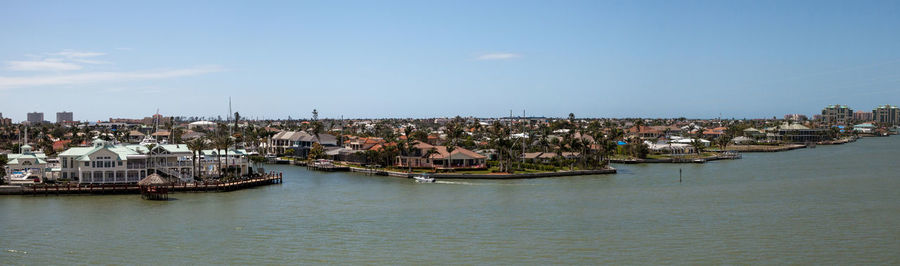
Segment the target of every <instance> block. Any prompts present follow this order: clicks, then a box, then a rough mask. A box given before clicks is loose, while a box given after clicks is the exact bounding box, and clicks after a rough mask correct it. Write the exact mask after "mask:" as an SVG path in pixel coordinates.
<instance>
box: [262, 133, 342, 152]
mask: <svg viewBox="0 0 900 266" xmlns="http://www.w3.org/2000/svg"><path fill="white" fill-rule="evenodd" d="M313 143H318V144H319V145H322V146H324V147H333V146H337V137H335V136H334V135H331V134H325V133H322V134H319V135H318V136H316V135H314V134H310V133H307V132H305V131H282V132H278V133H277V134H275V135H274V136H272V138H270V139H269V145H268V148H269V152H270V153H275V154H286V153H287V151H288V150H289V149H292V150H293V151H294V154H289V155H294V156H300V157H306V156H307V155H308V154H309V149H311V148H312V144H313Z"/></svg>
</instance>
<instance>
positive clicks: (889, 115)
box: [872, 104, 900, 126]
mask: <svg viewBox="0 0 900 266" xmlns="http://www.w3.org/2000/svg"><path fill="white" fill-rule="evenodd" d="M872 115H873V120H874V121H875V122H878V123H882V124H885V125H891V126H896V125H900V108H897V106H892V105H889V104H886V105H882V106H879V107H878V108H875V110H872Z"/></svg>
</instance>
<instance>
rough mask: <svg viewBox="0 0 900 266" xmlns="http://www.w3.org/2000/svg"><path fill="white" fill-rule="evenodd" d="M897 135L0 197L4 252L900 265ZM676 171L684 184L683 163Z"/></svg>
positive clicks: (57, 257)
mask: <svg viewBox="0 0 900 266" xmlns="http://www.w3.org/2000/svg"><path fill="white" fill-rule="evenodd" d="M898 160H900V137H891V138H872V139H864V140H861V141H858V142H856V143H852V144H847V145H840V146H819V147H818V148H815V149H803V150H795V151H790V152H783V153H766V154H745V155H744V159H742V160H736V161H718V162H711V163H707V164H702V165H695V164H684V165H665V164H659V165H616V167H617V168H619V169H620V172H619V174H616V175H601V176H578V177H565V178H548V179H531V180H511V181H497V180H491V181H468V180H452V181H441V182H439V183H436V184H417V183H414V182H412V181H410V180H407V179H399V178H391V177H374V176H365V175H358V174H350V173H319V172H309V171H306V170H305V169H304V168H299V167H292V166H268V168H269V169H268V170H278V171H283V172H284V173H285V180H284V184H282V185H272V186H266V187H261V188H256V189H249V190H243V191H236V192H229V193H196V194H190V193H178V194H173V195H172V196H173V197H174V198H176V199H177V200H173V201H168V202H153V201H145V200H141V199H140V196H138V195H125V196H38V197H33V196H0V264H2V265H10V264H13V265H15V264H29V265H34V264H150V263H155V264H160V265H166V264H198V263H200V264H208V263H216V264H245V263H254V264H284V263H341V264H344V263H377V264H426V263H428V264H433V263H493V264H510V263H520V264H522V263H524V264H547V263H570V264H596V263H617V264H648V263H676V264H711V263H765V264H785V263H800V264H809V263H815V264H850V263H855V264H894V265H896V264H900V165H898ZM679 169H682V171H683V175H684V178H683V182H682V183H679V182H678V170H679Z"/></svg>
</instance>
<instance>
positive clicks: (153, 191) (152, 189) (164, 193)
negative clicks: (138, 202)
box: [138, 174, 169, 200]
mask: <svg viewBox="0 0 900 266" xmlns="http://www.w3.org/2000/svg"><path fill="white" fill-rule="evenodd" d="M167 184H168V182H166V180H165V179H163V178H162V177H161V176H159V175H158V174H151V175H149V176H147V177H145V178H144V179H141V181H138V186H140V187H141V198H143V199H146V200H168V199H169V187H168V186H167Z"/></svg>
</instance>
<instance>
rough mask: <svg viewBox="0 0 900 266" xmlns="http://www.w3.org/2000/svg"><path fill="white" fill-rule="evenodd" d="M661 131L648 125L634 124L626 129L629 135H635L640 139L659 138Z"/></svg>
mask: <svg viewBox="0 0 900 266" xmlns="http://www.w3.org/2000/svg"><path fill="white" fill-rule="evenodd" d="M662 133H663V132H661V131H659V130H658V129H656V128H653V127H648V126H635V127H631V128H629V129H628V135H629V136H635V137H639V138H641V139H656V138H659V136H660V135H662Z"/></svg>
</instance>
